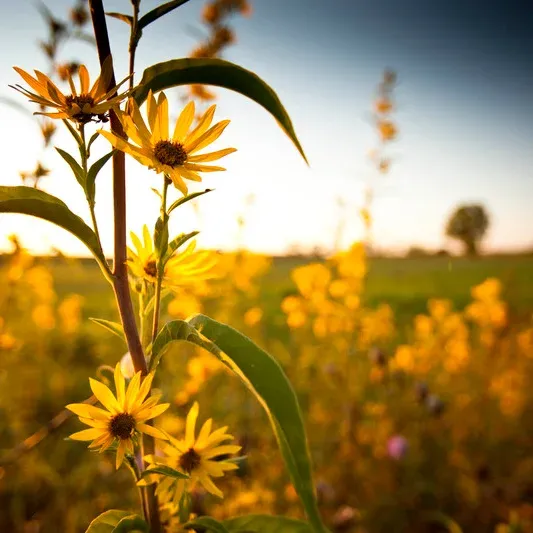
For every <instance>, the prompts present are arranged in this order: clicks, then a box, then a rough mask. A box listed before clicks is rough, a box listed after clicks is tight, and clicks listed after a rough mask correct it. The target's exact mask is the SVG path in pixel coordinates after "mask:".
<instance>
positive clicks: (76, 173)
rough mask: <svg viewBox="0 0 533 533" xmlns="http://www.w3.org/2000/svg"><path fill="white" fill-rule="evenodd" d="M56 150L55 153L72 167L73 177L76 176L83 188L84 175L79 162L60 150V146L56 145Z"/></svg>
mask: <svg viewBox="0 0 533 533" xmlns="http://www.w3.org/2000/svg"><path fill="white" fill-rule="evenodd" d="M56 150H57V153H58V154H59V155H60V156H61V157H62V158H63V159H64V160H65V161H66V162H67V163H68V165H69V167H70V168H71V169H72V172H73V173H74V177H75V178H76V180H77V181H78V183H79V184H80V185H81V186H82V188H83V189H84V190H85V182H86V176H85V172H84V171H83V169H82V168H81V166H80V164H79V163H78V162H77V161H76V160H75V159H74V158H73V157H72V156H71V155H70V154H69V153H68V152H65V150H61V148H57V147H56Z"/></svg>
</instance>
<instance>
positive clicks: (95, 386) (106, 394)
mask: <svg viewBox="0 0 533 533" xmlns="http://www.w3.org/2000/svg"><path fill="white" fill-rule="evenodd" d="M89 384H90V385H91V390H92V391H93V394H94V395H95V396H96V397H97V398H98V401H99V402H100V403H101V404H102V405H103V406H104V407H105V408H106V409H107V410H108V411H109V412H110V413H113V414H116V413H119V412H120V411H121V406H120V405H119V404H118V402H117V399H116V398H115V396H114V394H113V393H112V392H111V391H110V390H109V388H108V387H107V386H106V385H104V384H103V383H100V382H99V381H96V379H93V378H89Z"/></svg>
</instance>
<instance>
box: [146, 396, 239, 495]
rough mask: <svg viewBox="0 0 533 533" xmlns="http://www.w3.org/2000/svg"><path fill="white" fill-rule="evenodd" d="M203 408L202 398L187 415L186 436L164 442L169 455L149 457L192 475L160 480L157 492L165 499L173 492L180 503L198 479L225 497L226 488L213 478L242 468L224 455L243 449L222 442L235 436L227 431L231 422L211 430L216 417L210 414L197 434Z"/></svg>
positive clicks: (207, 488) (147, 458)
mask: <svg viewBox="0 0 533 533" xmlns="http://www.w3.org/2000/svg"><path fill="white" fill-rule="evenodd" d="M199 409H200V408H199V406H198V402H195V403H194V405H193V406H192V407H191V409H190V411H189V414H188V415H187V420H186V422H185V438H183V439H181V440H177V439H175V438H173V437H170V438H169V444H164V448H163V452H164V453H165V455H166V457H158V456H153V455H151V456H147V457H145V459H146V460H147V462H148V463H151V464H164V465H167V466H170V467H172V468H174V469H176V470H179V471H181V472H183V473H185V474H187V475H188V476H189V478H188V479H178V480H176V479H174V478H170V477H165V478H164V479H163V480H162V481H160V483H159V484H158V486H157V489H156V492H157V494H159V495H161V497H162V498H161V499H162V500H163V501H164V500H165V497H168V496H169V495H171V497H172V500H173V501H174V503H175V504H179V502H180V500H181V497H182V496H183V493H184V492H185V491H191V490H192V489H193V488H194V486H195V485H196V484H197V483H200V484H201V485H202V486H203V487H204V489H205V490H206V491H207V492H210V493H211V494H214V495H215V496H218V497H219V498H222V497H223V494H222V491H221V490H220V489H219V488H218V487H217V486H216V485H215V484H214V483H213V480H212V479H211V478H218V477H222V476H223V475H224V473H225V472H228V471H230V470H236V469H237V468H238V466H237V465H236V464H235V463H231V462H228V461H225V460H224V459H223V456H227V455H230V454H234V453H237V452H238V451H239V450H240V449H241V447H240V446H238V445H236V444H222V443H223V442H225V441H230V440H232V439H233V436H232V435H229V434H228V433H226V430H227V429H228V428H227V426H225V427H222V428H219V429H217V430H215V431H213V432H211V427H212V424H213V420H212V419H211V418H210V419H208V420H207V421H206V422H205V423H204V425H203V426H202V428H201V429H200V432H199V433H198V436H196V431H195V429H196V420H197V419H198V413H199Z"/></svg>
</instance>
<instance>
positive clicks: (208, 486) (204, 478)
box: [200, 474, 224, 498]
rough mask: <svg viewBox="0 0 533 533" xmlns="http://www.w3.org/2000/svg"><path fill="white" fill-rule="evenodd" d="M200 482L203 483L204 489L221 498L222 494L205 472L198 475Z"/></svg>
mask: <svg viewBox="0 0 533 533" xmlns="http://www.w3.org/2000/svg"><path fill="white" fill-rule="evenodd" d="M200 483H201V484H202V485H203V487H204V489H205V490H206V491H207V492H210V493H211V494H214V495H215V496H218V497H219V498H223V497H224V495H223V494H222V491H221V490H220V489H219V488H218V487H217V486H216V485H215V484H214V483H213V481H212V480H211V478H210V477H209V476H208V475H207V474H202V475H201V476H200Z"/></svg>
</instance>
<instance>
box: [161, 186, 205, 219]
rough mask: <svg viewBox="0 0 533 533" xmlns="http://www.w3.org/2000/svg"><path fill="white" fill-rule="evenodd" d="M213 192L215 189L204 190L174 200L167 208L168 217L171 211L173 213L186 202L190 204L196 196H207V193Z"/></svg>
mask: <svg viewBox="0 0 533 533" xmlns="http://www.w3.org/2000/svg"><path fill="white" fill-rule="evenodd" d="M214 190H215V189H206V190H205V191H201V192H193V193H192V194H188V195H187V196H183V197H182V198H180V199H179V200H176V201H175V202H173V203H172V204H171V205H170V207H169V208H168V211H167V212H168V214H169V215H170V213H172V211H174V209H176V208H177V207H179V206H180V205H183V204H185V203H187V202H190V201H191V200H194V199H195V198H198V196H202V195H203V194H207V193H208V192H211V191H214Z"/></svg>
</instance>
